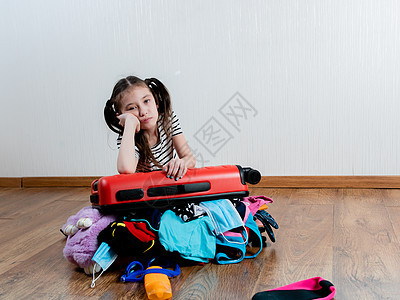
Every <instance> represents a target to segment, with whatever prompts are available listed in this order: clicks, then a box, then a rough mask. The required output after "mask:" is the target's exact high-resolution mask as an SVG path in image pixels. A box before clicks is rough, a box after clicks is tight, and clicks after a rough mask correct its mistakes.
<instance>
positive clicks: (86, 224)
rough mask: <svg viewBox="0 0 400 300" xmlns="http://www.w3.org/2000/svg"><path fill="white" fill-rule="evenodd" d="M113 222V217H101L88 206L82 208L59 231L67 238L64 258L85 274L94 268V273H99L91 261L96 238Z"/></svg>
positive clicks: (96, 242)
mask: <svg viewBox="0 0 400 300" xmlns="http://www.w3.org/2000/svg"><path fill="white" fill-rule="evenodd" d="M115 220H116V217H115V216H114V215H103V214H101V213H100V212H99V211H98V210H97V209H95V208H92V207H90V206H89V207H84V208H82V209H81V210H80V211H79V212H78V213H77V214H76V215H73V216H70V217H69V218H68V220H67V222H66V223H65V224H64V225H63V227H62V228H61V231H62V232H63V233H64V234H65V235H66V236H67V242H66V245H65V247H64V250H63V254H64V257H65V258H66V259H67V260H68V261H70V262H72V263H74V264H76V265H77V266H78V267H80V268H83V270H84V272H85V273H86V274H89V275H90V274H92V273H93V269H94V268H95V267H96V269H95V270H94V271H95V272H99V271H100V269H99V266H98V265H95V263H94V262H93V261H92V257H93V255H94V254H95V253H96V251H97V248H98V247H99V244H98V241H97V236H98V235H99V233H100V232H101V231H102V230H104V229H105V228H106V227H107V226H108V225H109V224H110V223H112V222H114V221H115Z"/></svg>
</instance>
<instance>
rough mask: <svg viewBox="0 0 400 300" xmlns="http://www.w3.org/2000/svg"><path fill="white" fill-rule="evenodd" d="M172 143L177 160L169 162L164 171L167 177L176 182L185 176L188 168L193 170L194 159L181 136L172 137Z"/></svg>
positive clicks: (183, 137)
mask: <svg viewBox="0 0 400 300" xmlns="http://www.w3.org/2000/svg"><path fill="white" fill-rule="evenodd" d="M172 143H173V145H174V148H175V150H176V152H177V153H178V156H179V159H173V160H171V161H170V162H169V163H168V164H167V165H166V166H165V167H164V171H165V172H167V177H171V178H174V179H175V180H178V179H179V178H181V177H183V176H184V175H185V174H186V171H187V169H188V168H194V167H195V165H196V159H195V158H194V156H193V153H192V151H191V150H190V148H189V145H188V143H187V141H186V138H185V136H184V135H183V134H178V135H175V136H173V137H172Z"/></svg>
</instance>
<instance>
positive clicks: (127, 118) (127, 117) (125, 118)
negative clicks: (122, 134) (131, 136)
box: [117, 113, 140, 133]
mask: <svg viewBox="0 0 400 300" xmlns="http://www.w3.org/2000/svg"><path fill="white" fill-rule="evenodd" d="M117 118H118V119H119V124H120V125H121V126H122V127H125V125H126V122H128V123H129V122H132V123H133V124H134V128H135V132H136V133H137V132H139V131H140V122H139V119H138V118H137V117H136V116H135V115H133V114H130V113H124V114H121V115H120V114H118V113H117Z"/></svg>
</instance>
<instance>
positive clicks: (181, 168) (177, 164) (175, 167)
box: [163, 158, 187, 180]
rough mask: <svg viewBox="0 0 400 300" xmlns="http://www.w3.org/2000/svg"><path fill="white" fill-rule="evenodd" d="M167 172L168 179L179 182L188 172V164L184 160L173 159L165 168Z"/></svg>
mask: <svg viewBox="0 0 400 300" xmlns="http://www.w3.org/2000/svg"><path fill="white" fill-rule="evenodd" d="M163 170H164V172H167V178H171V179H175V180H178V179H180V178H182V177H183V176H184V175H185V174H186V171H187V166H186V162H185V161H184V160H183V159H179V158H177V159H171V160H170V161H169V162H168V163H167V164H166V165H165V166H164V167H163Z"/></svg>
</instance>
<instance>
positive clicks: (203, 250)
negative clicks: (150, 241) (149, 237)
mask: <svg viewBox="0 0 400 300" xmlns="http://www.w3.org/2000/svg"><path fill="white" fill-rule="evenodd" d="M158 236H159V240H160V243H161V245H163V246H164V248H165V250H167V251H170V252H174V251H177V252H179V254H180V255H181V256H182V257H183V258H186V259H190V260H194V261H199V262H204V263H207V262H208V261H209V259H213V258H214V257H215V250H216V237H215V235H214V233H213V225H212V223H211V220H210V218H209V217H208V216H204V217H201V218H199V219H196V220H193V221H190V222H184V221H183V220H182V219H181V218H180V217H178V216H177V215H176V214H175V213H174V212H173V211H171V210H167V211H166V212H165V213H164V214H163V215H162V217H161V222H160V228H159V231H158Z"/></svg>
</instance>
